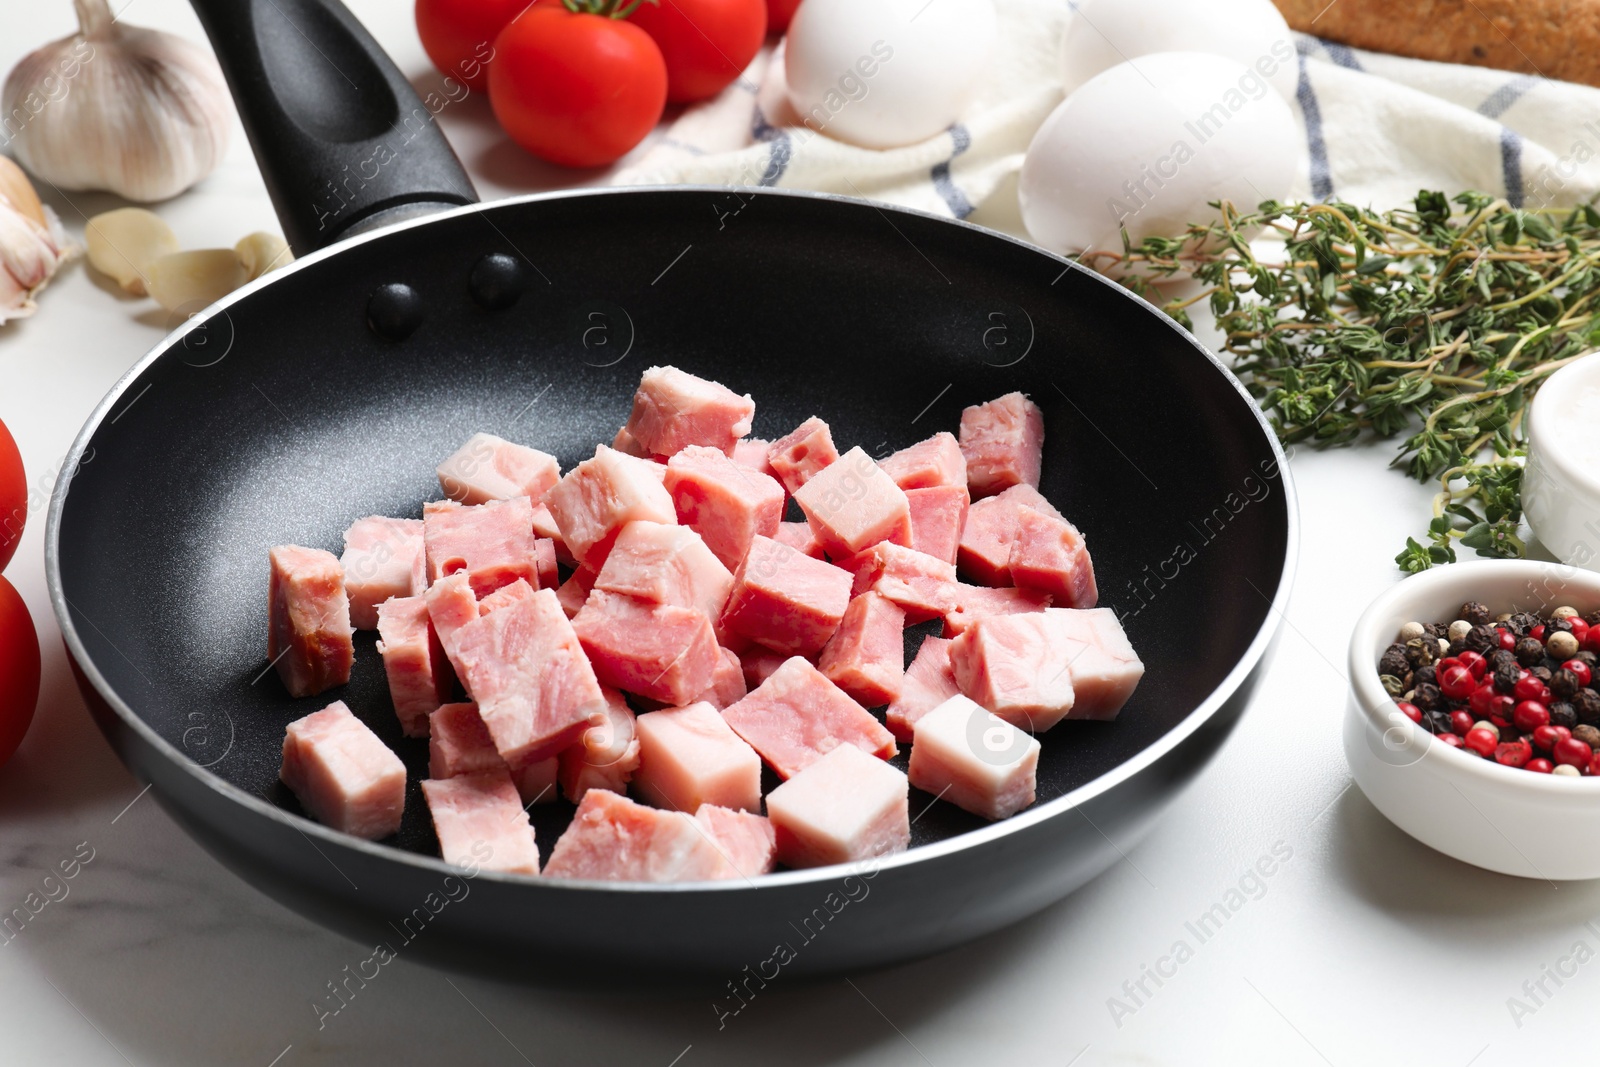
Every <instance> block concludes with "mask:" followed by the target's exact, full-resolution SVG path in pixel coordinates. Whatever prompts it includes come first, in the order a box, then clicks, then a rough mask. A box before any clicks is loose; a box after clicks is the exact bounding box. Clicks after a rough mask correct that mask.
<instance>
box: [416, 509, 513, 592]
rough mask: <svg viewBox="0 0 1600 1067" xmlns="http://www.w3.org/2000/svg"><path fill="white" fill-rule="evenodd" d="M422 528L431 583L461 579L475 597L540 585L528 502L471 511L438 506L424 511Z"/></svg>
mask: <svg viewBox="0 0 1600 1067" xmlns="http://www.w3.org/2000/svg"><path fill="white" fill-rule="evenodd" d="M422 523H423V543H424V547H425V549H426V552H427V557H428V581H429V582H437V581H438V580H439V579H440V578H448V577H449V576H450V575H452V574H462V573H464V574H466V576H467V578H468V580H469V581H470V582H471V583H472V592H473V594H474V595H476V596H479V597H485V596H488V595H489V594H490V593H492V592H494V591H495V590H496V589H499V588H500V587H501V586H502V585H510V584H511V583H512V582H514V581H516V580H517V579H518V578H522V579H525V580H526V581H527V582H528V584H529V585H533V586H537V585H538V584H539V562H538V557H537V555H536V550H535V549H534V544H533V543H534V541H535V540H536V539H535V537H534V536H533V505H532V504H531V503H529V502H528V498H527V497H523V496H519V497H515V498H513V499H511V500H491V501H490V502H489V503H487V504H477V505H470V506H469V505H465V504H457V503H456V502H455V501H453V500H436V501H432V502H430V503H427V504H424V505H423V507H422Z"/></svg>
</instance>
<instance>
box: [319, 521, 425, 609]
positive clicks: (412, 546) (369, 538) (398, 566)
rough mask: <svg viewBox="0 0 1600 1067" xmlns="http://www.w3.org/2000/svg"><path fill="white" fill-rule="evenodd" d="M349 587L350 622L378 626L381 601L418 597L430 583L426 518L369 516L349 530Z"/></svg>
mask: <svg viewBox="0 0 1600 1067" xmlns="http://www.w3.org/2000/svg"><path fill="white" fill-rule="evenodd" d="M339 565H340V566H341V567H342V568H344V591H345V593H346V594H347V595H348V596H349V597H350V622H351V624H352V625H353V626H355V628H356V629H358V630H376V629H377V628H378V605H379V604H382V603H383V602H384V601H385V600H388V599H389V598H390V597H395V596H418V595H420V594H421V593H422V591H423V590H424V589H426V588H427V587H428V574H427V566H426V564H425V563H424V561H423V554H422V520H421V519H390V518H386V517H385V516H382V515H369V516H368V517H367V518H364V519H357V520H356V521H355V522H354V524H352V525H351V527H350V529H348V530H346V531H345V532H344V555H342V556H340V557H339Z"/></svg>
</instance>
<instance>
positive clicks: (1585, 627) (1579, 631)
mask: <svg viewBox="0 0 1600 1067" xmlns="http://www.w3.org/2000/svg"><path fill="white" fill-rule="evenodd" d="M1567 622H1569V623H1571V624H1572V636H1573V637H1576V638H1577V639H1578V643H1579V644H1580V645H1581V644H1583V639H1584V638H1585V637H1587V636H1588V634H1589V624H1588V623H1586V622H1584V621H1583V618H1582V617H1581V616H1578V615H1574V616H1573V617H1572V618H1570V619H1568V620H1567Z"/></svg>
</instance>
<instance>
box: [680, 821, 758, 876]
mask: <svg viewBox="0 0 1600 1067" xmlns="http://www.w3.org/2000/svg"><path fill="white" fill-rule="evenodd" d="M694 819H695V822H697V823H699V824H700V828H701V829H702V830H704V831H705V832H706V835H707V836H708V837H710V838H711V843H712V844H714V845H715V846H716V847H717V851H718V852H720V853H722V857H723V859H725V860H727V861H728V865H729V866H730V867H732V868H733V871H734V873H735V874H736V875H738V876H739V877H741V878H754V877H755V876H756V875H758V874H766V873H768V872H769V871H771V870H772V861H773V850H774V849H775V848H776V846H777V837H776V835H775V834H774V833H773V831H772V823H771V822H770V821H768V820H767V819H766V818H764V817H762V816H760V815H752V814H751V813H750V812H747V811H734V810H733V809H732V808H723V807H718V806H717V805H715V804H702V805H700V810H699V811H697V812H695V813H694Z"/></svg>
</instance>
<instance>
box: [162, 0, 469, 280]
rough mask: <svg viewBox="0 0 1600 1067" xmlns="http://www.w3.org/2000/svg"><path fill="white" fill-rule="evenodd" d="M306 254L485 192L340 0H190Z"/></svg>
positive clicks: (288, 232) (291, 233)
mask: <svg viewBox="0 0 1600 1067" xmlns="http://www.w3.org/2000/svg"><path fill="white" fill-rule="evenodd" d="M191 2H192V4H193V6H194V9H195V12H196V13H197V14H198V15H199V16H200V22H201V24H202V25H204V26H205V30H206V34H207V35H208V36H209V37H210V38H211V44H212V47H213V48H214V49H215V50H216V53H217V59H218V61H219V62H220V63H221V64H222V71H223V74H224V75H226V77H227V79H228V86H229V87H230V88H231V89H232V90H233V96H234V99H235V100H236V101H237V102H238V105H239V114H240V116H241V117H242V118H243V120H244V128H245V132H246V133H247V134H248V135H249V137H250V146H251V148H253V149H254V150H255V154H256V159H257V161H258V162H259V163H260V165H261V174H262V177H263V178H264V179H265V180H266V184H267V192H268V193H269V194H270V195H271V196H272V205H273V207H274V208H275V209H276V210H277V212H278V219H279V221H280V222H282V224H283V231H284V236H285V237H286V238H287V239H288V241H289V246H290V247H291V248H293V249H294V251H295V253H296V254H297V255H304V254H306V253H307V252H313V251H316V250H317V249H319V248H325V247H327V246H328V245H330V244H332V243H333V242H335V241H337V240H339V239H340V238H341V237H345V236H347V235H350V234H352V233H355V232H360V231H363V230H367V229H374V228H376V227H378V226H381V225H384V224H386V223H389V222H395V221H399V220H400V219H401V218H406V217H410V216H413V215H421V214H427V213H429V212H432V211H439V210H443V209H445V208H449V207H453V206H456V205H460V204H473V203H477V200H478V196H477V193H476V191H475V190H474V189H473V188H472V181H471V180H470V179H469V178H468V177H467V174H466V171H465V170H463V169H462V167H461V161H460V160H458V159H457V158H456V154H455V152H454V151H453V150H452V149H451V148H450V144H449V142H448V141H446V140H445V138H444V134H443V133H441V132H440V130H439V126H438V124H437V123H436V122H435V121H434V113H435V112H436V111H437V110H438V109H437V108H429V107H425V106H424V105H423V102H422V101H421V100H419V99H418V98H417V94H416V91H415V90H413V89H412V88H411V85H410V83H409V82H407V81H406V79H405V78H404V76H402V75H401V73H400V71H399V70H398V69H397V68H396V67H395V65H394V63H393V62H392V61H391V60H390V59H389V57H388V56H387V55H385V54H384V52H383V49H381V48H379V47H378V43H377V42H376V41H374V40H373V39H372V36H371V35H370V34H368V33H367V31H366V29H365V28H364V27H363V26H362V25H361V23H360V22H359V21H357V20H356V18H355V16H354V15H352V14H350V12H349V10H347V9H346V8H345V6H344V5H343V4H342V3H340V2H339V0H191Z"/></svg>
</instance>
